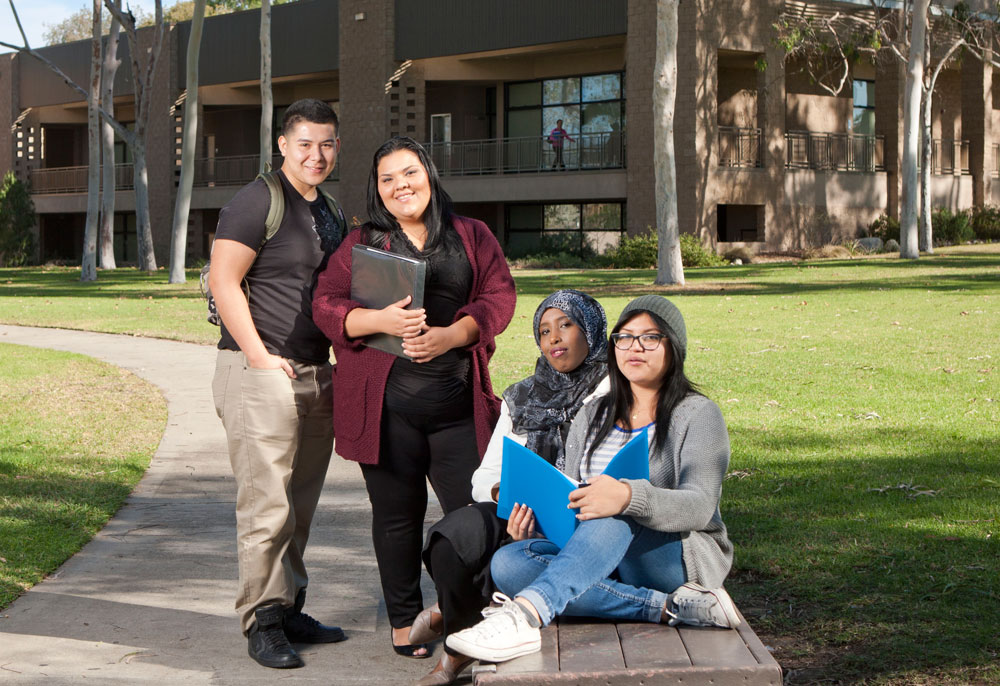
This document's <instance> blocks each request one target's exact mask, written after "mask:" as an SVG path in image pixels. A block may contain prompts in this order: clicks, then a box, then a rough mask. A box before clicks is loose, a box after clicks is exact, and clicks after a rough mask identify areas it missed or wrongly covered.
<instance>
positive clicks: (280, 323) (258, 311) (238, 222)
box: [215, 171, 341, 364]
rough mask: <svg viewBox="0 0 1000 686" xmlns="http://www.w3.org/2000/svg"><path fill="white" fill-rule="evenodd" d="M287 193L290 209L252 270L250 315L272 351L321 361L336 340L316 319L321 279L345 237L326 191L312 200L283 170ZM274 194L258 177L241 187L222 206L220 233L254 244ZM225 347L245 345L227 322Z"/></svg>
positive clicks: (249, 278) (249, 275)
mask: <svg viewBox="0 0 1000 686" xmlns="http://www.w3.org/2000/svg"><path fill="white" fill-rule="evenodd" d="M278 177H279V178H280V179H281V185H282V188H283V190H284V194H285V214H284V217H282V220H281V226H280V227H279V228H278V231H277V233H275V234H274V236H273V237H272V238H271V240H269V241H268V242H267V243H266V244H265V245H264V247H263V248H262V249H261V250H260V254H258V255H257V259H256V260H255V261H254V263H253V265H252V266H251V267H250V271H248V272H247V275H246V283H247V285H248V286H249V288H250V316H251V317H252V318H253V323H254V326H255V327H256V329H257V333H258V334H259V335H260V338H261V340H262V341H263V342H264V347H265V348H267V351H268V352H269V353H271V354H272V355H280V356H281V357H287V358H289V359H292V360H296V361H299V362H306V363H310V364H321V363H323V362H327V361H329V359H330V341H328V340H327V338H326V336H324V335H323V333H322V332H321V331H320V330H319V329H318V328H317V327H316V325H315V324H313V321H312V298H313V291H314V290H315V288H316V280H317V278H318V277H319V274H320V272H322V271H323V268H324V267H325V266H326V262H327V259H328V258H329V256H330V255H331V254H332V253H333V251H334V250H336V248H337V246H338V245H339V244H340V241H341V237H340V235H339V231H338V228H337V224H336V222H335V221H334V217H333V215H332V214H331V213H330V209H329V207H327V205H326V201H325V200H324V199H323V196H322V195H321V194H318V195H317V197H316V200H314V201H313V202H309V201H308V200H306V199H305V198H303V197H302V196H301V195H300V194H299V192H298V191H296V190H295V188H294V187H292V185H291V184H290V183H289V182H288V179H286V178H285V175H284V173H282V172H280V171H279V172H278ZM270 205H271V195H270V193H269V192H268V190H267V186H266V185H265V184H264V182H263V181H261V180H260V179H257V180H256V181H254V182H253V183H251V184H248V185H246V186H244V187H243V188H241V189H240V190H239V192H238V193H237V194H236V196H235V197H234V198H233V199H232V200H230V201H229V203H228V204H227V205H226V206H225V207H223V208H222V210H221V211H220V212H219V225H218V228H216V231H215V237H216V239H219V238H224V239H228V240H233V241H237V242H239V243H242V244H244V245H246V246H248V247H250V248H252V249H253V250H255V251H256V250H257V249H258V248H260V243H261V241H262V240H264V233H265V227H264V222H265V220H266V219H267V212H268V209H269V208H270ZM221 328H222V338H221V339H220V340H219V348H220V349H222V350H239V349H240V348H239V346H238V345H237V344H236V341H235V340H234V339H233V337H232V335H230V333H229V331H228V330H227V329H226V326H225V324H223V325H222V327H221Z"/></svg>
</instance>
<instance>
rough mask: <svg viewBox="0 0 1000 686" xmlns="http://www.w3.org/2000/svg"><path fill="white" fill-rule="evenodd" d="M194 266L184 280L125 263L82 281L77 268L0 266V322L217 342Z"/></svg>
mask: <svg viewBox="0 0 1000 686" xmlns="http://www.w3.org/2000/svg"><path fill="white" fill-rule="evenodd" d="M198 271H199V270H197V269H189V270H187V282H186V283H183V284H168V283H167V274H166V272H165V271H161V272H157V273H154V274H147V273H146V272H142V271H139V270H137V269H134V268H130V267H126V268H122V269H115V270H111V271H100V272H98V277H97V280H96V281H89V282H86V283H81V282H80V269H79V268H78V267H76V268H74V267H26V268H20V269H0V322H2V323H4V324H22V325H25V326H44V327H53V328H61V329H78V330H81V331H100V332H103V333H125V334H132V335H135V336H150V337H153V338H168V339H171V340H176V341H187V342H189V343H216V342H218V340H219V327H217V326H213V325H211V324H209V323H208V322H207V321H206V320H205V317H206V315H207V314H208V311H207V309H206V306H205V300H204V298H202V296H201V292H200V291H199V290H198Z"/></svg>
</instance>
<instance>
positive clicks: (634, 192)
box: [625, 0, 688, 234]
mask: <svg viewBox="0 0 1000 686" xmlns="http://www.w3.org/2000/svg"><path fill="white" fill-rule="evenodd" d="M685 4H686V3H681V12H682V13H683V11H684V5H685ZM678 33H679V34H680V35H682V36H683V35H685V32H684V30H683V29H680V30H679V31H678ZM683 55H684V51H683V50H682V49H681V46H680V45H678V50H677V57H678V60H682V59H683ZM655 62H656V2H654V1H653V0H629V2H628V39H627V45H626V52H625V64H626V69H627V74H626V78H625V119H626V121H627V122H628V124H627V125H626V126H627V130H626V132H625V151H626V152H625V154H626V160H627V162H626V164H627V170H626V174H627V179H628V195H627V196H626V203H627V205H626V221H627V228H628V233H629V234H636V233H642V232H644V231H645V230H646V227H653V228H655V227H656V198H655V196H654V188H653V177H654V174H653V147H652V142H653V99H652V93H653V68H654V65H655ZM677 71H678V78H677V81H678V86H680V83H681V81H682V80H681V77H680V74H681V71H682V68H681V66H680V63H679V64H678V69H677ZM681 97H682V96H681V89H680V88H678V91H677V106H676V107H675V112H676V114H675V118H674V141H675V148H676V150H677V152H678V158H680V154H679V153H680V151H681V150H682V149H683V146H682V141H683V140H684V139H683V138H682V136H681V134H680V131H679V125H680V121H679V116H678V115H680V113H681V112H684V111H685V109H684V107H683V106H682V104H681ZM677 179H678V183H677V195H678V197H679V198H685V197H688V194H687V193H686V192H685V190H684V189H682V180H683V179H685V174H684V172H683V169H682V166H681V165H680V164H678V165H677ZM678 209H680V208H678ZM686 226H688V224H686V223H685V222H684V221H683V217H682V218H681V222H680V227H681V231H684V230H685V229H686Z"/></svg>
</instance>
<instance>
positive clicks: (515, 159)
mask: <svg viewBox="0 0 1000 686" xmlns="http://www.w3.org/2000/svg"><path fill="white" fill-rule="evenodd" d="M570 135H572V136H573V138H574V139H575V140H573V141H569V140H566V141H564V145H563V151H562V165H557V158H556V152H555V150H554V149H553V147H552V145H551V144H550V143H549V142H548V141H547V140H546V139H545V138H544V137H541V136H539V137H535V136H527V137H523V138H486V139H481V140H471V141H450V142H447V143H424V147H425V148H426V149H427V152H428V153H429V154H430V156H431V159H432V160H433V161H434V166H435V167H437V170H438V173H439V174H441V175H442V176H466V175H474V174H521V173H528V172H540V171H548V170H556V171H564V170H565V171H580V170H590V169H621V168H624V167H625V137H624V136H623V135H622V134H621V133H618V132H615V131H606V132H602V133H579V134H570Z"/></svg>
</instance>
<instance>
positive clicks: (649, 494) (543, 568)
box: [447, 295, 740, 662]
mask: <svg viewBox="0 0 1000 686" xmlns="http://www.w3.org/2000/svg"><path fill="white" fill-rule="evenodd" d="M611 343H612V344H613V345H611V346H609V347H608V376H609V378H610V382H611V390H610V393H609V394H608V395H606V396H604V397H603V398H601V399H600V400H599V401H598V402H595V403H592V404H590V405H586V406H584V408H583V409H582V410H581V411H580V412H579V413H578V414H577V416H576V418H575V419H574V420H573V424H572V426H571V428H570V431H569V435H568V436H567V438H566V464H565V468H564V471H565V473H566V474H567V475H569V476H570V477H572V478H574V479H577V480H582V481H583V482H584V485H583V486H581V487H580V488H578V489H576V490H575V491H573V492H572V493H570V496H569V500H570V501H569V503H568V506H569V507H570V508H573V509H576V510H577V511H578V514H577V519H579V520H580V525H579V526H578V527H577V529H576V531H575V532H574V533H573V535H572V536H571V537H570V539H569V541H568V542H567V543H566V545H565V547H563V548H562V549H561V550H560V549H559V548H558V547H557V546H556V545H555V544H554V543H552V542H551V541H549V540H547V539H545V538H531V537H524V536H520V535H514V538H515V539H522V538H523V539H524V540H517V541H516V542H514V543H511V544H509V545H507V546H505V547H503V548H501V549H500V550H499V551H498V552H497V553H496V554H495V555H494V556H493V561H492V564H491V572H492V575H493V580H494V583H495V584H496V587H497V588H498V589H500V591H502V593H496V594H494V601H496V602H497V603H500V607H498V608H488V609H487V610H484V611H483V615H484V617H485V619H483V621H481V622H479V624H477V625H475V626H474V627H471V628H469V629H466V630H464V631H460V632H457V633H454V634H452V635H450V636H449V637H448V639H447V645H448V646H449V647H450V648H452V649H454V650H456V651H458V652H460V653H463V654H465V655H469V656H472V657H475V658H477V659H480V660H488V661H491V662H500V661H503V660H509V659H511V658H514V657H518V656H520V655H526V654H528V653H532V652H535V651H537V650H539V648H540V646H541V640H540V632H539V627H541V626H544V625H547V624H549V623H550V622H551V621H552V620H553V619H554V618H555V617H556V616H557V615H560V614H562V615H575V616H585V617H601V618H609V619H620V620H631V621H648V622H662V621H666V622H669V623H670V624H678V623H685V624H693V625H698V626H715V627H723V628H730V627H735V626H737V625H738V624H739V622H740V620H739V616H738V614H737V612H736V608H735V606H734V605H733V603H732V600H731V599H730V598H729V595H728V594H727V593H726V592H725V590H723V588H722V582H723V580H724V579H725V577H726V575H727V574H728V572H729V568H730V566H731V564H732V545H731V544H730V542H729V539H728V537H727V535H726V527H725V524H723V522H722V517H721V516H720V514H719V497H720V495H721V493H722V480H723V478H724V477H725V474H726V469H727V468H728V465H729V435H728V432H727V430H726V424H725V421H724V420H723V418H722V413H721V412H720V411H719V408H718V406H717V405H716V404H715V403H713V402H712V401H711V400H709V399H708V398H706V397H705V396H704V395H702V394H701V393H700V392H698V390H697V388H696V387H695V386H694V385H693V384H692V383H691V382H690V381H689V380H688V379H687V377H686V376H685V374H684V360H685V357H686V353H687V330H686V327H685V326H684V318H683V316H681V313H680V311H679V310H678V309H677V308H676V307H675V306H674V305H673V303H671V302H670V301H669V300H667V299H666V298H663V297H661V296H658V295H644V296H641V297H639V298H636V299H635V300H633V301H632V302H630V303H629V304H628V305H626V306H625V310H624V311H623V312H622V314H621V316H620V317H619V319H618V323H617V324H616V325H615V327H614V329H612V334H611ZM641 432H646V436H647V439H648V442H649V479H621V480H616V479H613V478H611V477H609V476H607V475H604V474H602V471H603V470H604V468H605V466H607V464H608V462H609V461H610V460H611V458H612V457H614V455H615V454H616V453H617V452H618V450H619V449H620V448H621V447H622V446H624V445H625V444H626V443H627V442H628V441H629V440H630V439H631V438H633V437H635V436H636V435H638V434H639V433H641ZM532 526H533V523H532V518H531V515H530V512H523V511H519V510H515V511H514V512H513V513H512V514H511V518H510V523H509V525H508V530H511V529H512V528H513V529H514V530H515V533H516V532H517V531H518V530H520V531H522V532H525V533H527V532H529V531H531V529H532ZM504 594H507V595H504ZM515 595H516V598H513V599H512V597H513V596H515ZM508 596H511V597H508Z"/></svg>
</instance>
